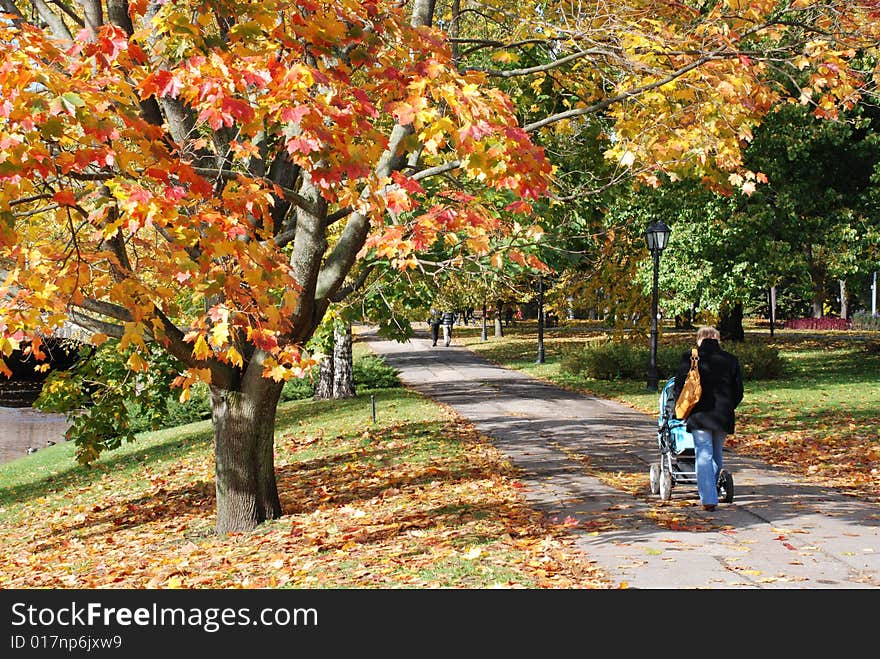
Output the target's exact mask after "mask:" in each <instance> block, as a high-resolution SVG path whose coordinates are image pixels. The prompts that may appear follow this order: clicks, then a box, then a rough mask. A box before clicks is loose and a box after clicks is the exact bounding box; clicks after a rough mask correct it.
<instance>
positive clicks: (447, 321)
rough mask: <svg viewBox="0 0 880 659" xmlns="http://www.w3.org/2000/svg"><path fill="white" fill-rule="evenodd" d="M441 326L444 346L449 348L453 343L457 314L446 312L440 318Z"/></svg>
mask: <svg viewBox="0 0 880 659" xmlns="http://www.w3.org/2000/svg"><path fill="white" fill-rule="evenodd" d="M440 324H441V325H443V345H445V346H447V347H448V346H449V344H450V343H452V326H453V325H454V324H455V313H454V312H452V311H444V312H443V315H442V316H441V317H440Z"/></svg>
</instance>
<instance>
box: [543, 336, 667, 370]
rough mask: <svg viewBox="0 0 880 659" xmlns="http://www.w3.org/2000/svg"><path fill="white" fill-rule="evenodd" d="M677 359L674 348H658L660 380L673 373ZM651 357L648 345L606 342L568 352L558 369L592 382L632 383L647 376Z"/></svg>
mask: <svg viewBox="0 0 880 659" xmlns="http://www.w3.org/2000/svg"><path fill="white" fill-rule="evenodd" d="M680 356H681V350H679V349H677V348H670V347H664V348H658V350H657V372H658V374H659V376H660V377H661V378H668V377H670V376H671V375H672V373H674V371H675V366H676V365H677V364H678V359H679V357H680ZM650 358H651V353H650V349H649V348H648V347H647V346H643V345H635V344H633V343H629V342H621V341H607V342H604V343H594V344H589V345H586V346H584V347H583V348H581V349H579V350H573V351H570V352H568V353H567V354H566V355H565V356H564V357H563V358H562V363H561V365H560V368H561V369H562V371H563V372H567V373H571V374H574V375H580V376H582V377H586V378H591V379H593V380H634V379H639V378H642V377H644V376H645V375H646V374H647V372H648V364H649V361H650Z"/></svg>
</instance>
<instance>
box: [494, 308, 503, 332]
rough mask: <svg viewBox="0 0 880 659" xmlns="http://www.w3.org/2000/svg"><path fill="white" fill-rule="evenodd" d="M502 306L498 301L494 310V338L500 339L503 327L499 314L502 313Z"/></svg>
mask: <svg viewBox="0 0 880 659" xmlns="http://www.w3.org/2000/svg"><path fill="white" fill-rule="evenodd" d="M502 307H503V305H502V304H501V301H500V300H499V301H498V304H497V306H496V308H495V336H498V337H502V336H504V326H503V325H502V324H501V313H502V311H503V308H502Z"/></svg>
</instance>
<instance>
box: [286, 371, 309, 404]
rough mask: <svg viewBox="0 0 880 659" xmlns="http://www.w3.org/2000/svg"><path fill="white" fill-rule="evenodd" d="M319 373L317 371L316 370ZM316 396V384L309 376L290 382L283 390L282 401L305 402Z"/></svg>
mask: <svg viewBox="0 0 880 659" xmlns="http://www.w3.org/2000/svg"><path fill="white" fill-rule="evenodd" d="M315 370H316V371H317V369H315ZM314 395H315V383H314V382H313V381H312V378H311V377H309V376H308V375H307V376H306V377H304V378H296V379H294V380H288V381H287V382H285V383H284V387H283V388H282V389H281V400H282V401H288V400H305V399H306V398H311V397H312V396H314Z"/></svg>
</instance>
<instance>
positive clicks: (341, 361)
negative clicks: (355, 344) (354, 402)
mask: <svg viewBox="0 0 880 659" xmlns="http://www.w3.org/2000/svg"><path fill="white" fill-rule="evenodd" d="M353 361H354V360H353V356H352V352H351V324H350V323H349V324H347V325H345V326H344V327H337V328H336V329H335V330H334V331H333V398H354V396H355V390H354V366H353Z"/></svg>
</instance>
